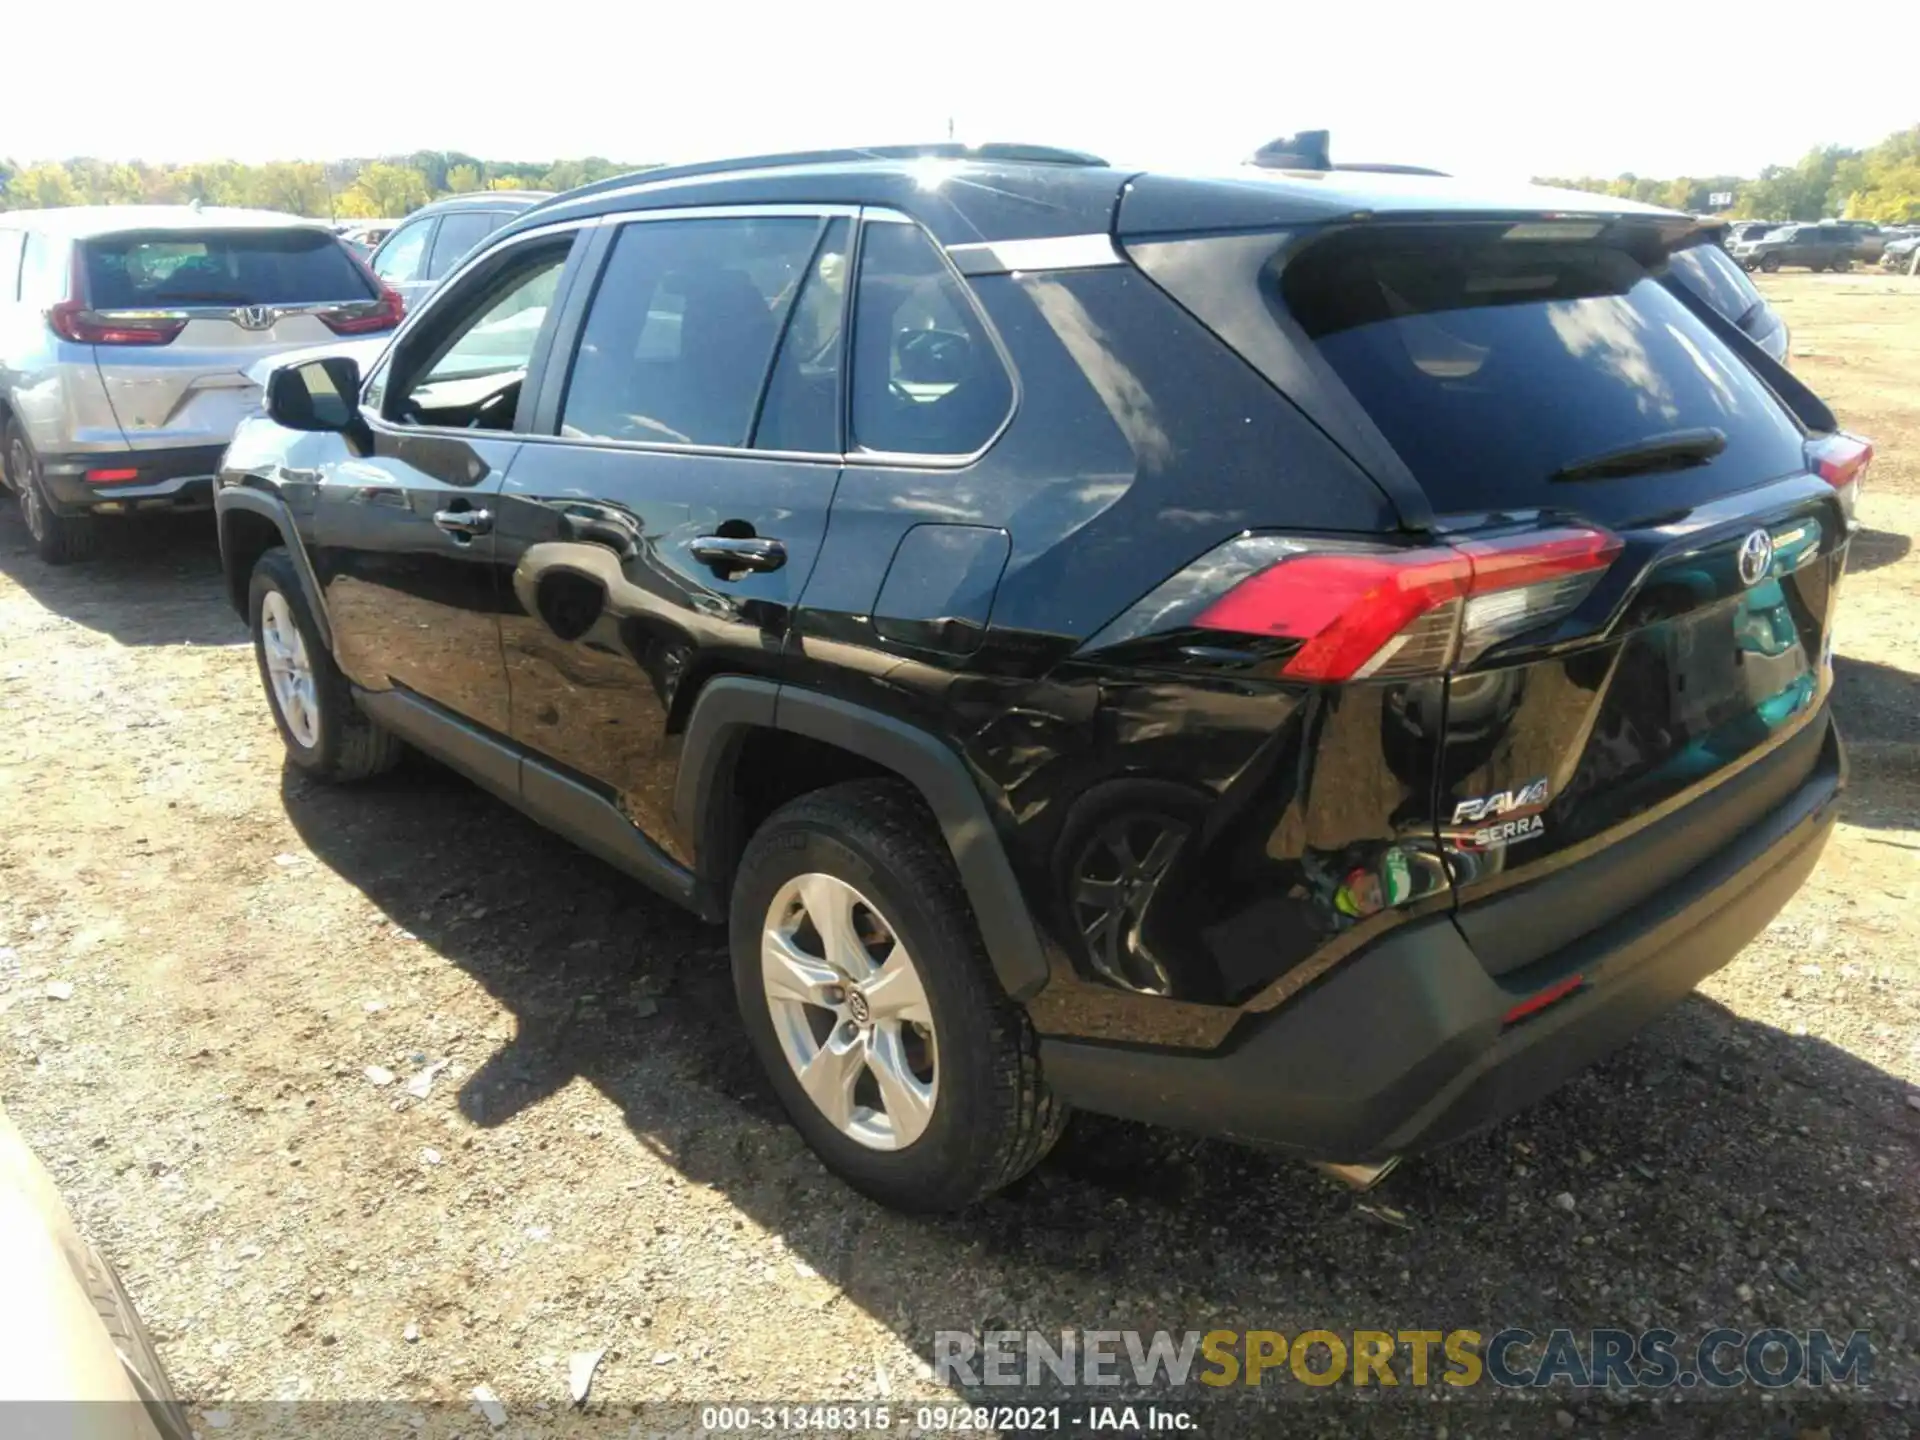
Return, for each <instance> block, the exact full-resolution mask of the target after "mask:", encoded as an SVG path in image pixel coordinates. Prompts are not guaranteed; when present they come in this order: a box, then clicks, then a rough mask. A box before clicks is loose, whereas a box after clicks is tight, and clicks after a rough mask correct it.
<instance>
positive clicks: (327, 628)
mask: <svg viewBox="0 0 1920 1440" xmlns="http://www.w3.org/2000/svg"><path fill="white" fill-rule="evenodd" d="M216 514H217V515H218V518H219V526H220V564H221V568H222V570H223V571H224V572H225V578H226V585H227V599H228V601H229V602H230V603H231V604H232V605H233V608H234V610H235V611H236V612H238V613H239V614H240V615H242V616H245V615H246V614H247V589H248V586H249V585H250V584H251V583H252V580H253V567H254V566H255V565H257V564H259V563H260V557H261V556H262V555H264V554H266V552H267V551H269V550H271V549H272V548H273V547H274V546H275V545H283V546H285V547H286V550H287V553H288V555H289V556H291V557H292V559H293V568H294V573H295V574H296V575H298V576H299V579H300V589H301V590H302V591H303V592H304V594H305V597H306V601H307V609H308V610H309V611H311V612H312V614H313V623H314V624H315V625H316V626H317V627H319V630H320V639H321V640H322V641H323V642H324V643H325V644H326V647H327V649H328V650H329V651H331V650H332V649H333V627H332V626H331V625H330V624H329V623H328V620H327V607H326V605H325V603H324V602H323V600H322V597H321V594H320V586H319V583H318V582H317V581H316V580H315V578H314V574H313V568H312V566H311V564H310V563H309V562H308V560H307V551H306V547H305V546H304V545H302V544H301V543H300V537H299V534H298V532H297V531H296V529H295V527H294V524H293V520H292V517H291V516H289V515H288V514H287V513H286V508H285V507H284V506H283V505H281V504H280V503H279V502H278V501H276V500H274V499H272V498H270V497H268V496H265V495H259V494H255V493H253V492H251V491H245V490H238V491H233V490H230V491H228V492H226V493H225V494H223V495H221V496H220V498H219V502H218V507H217V510H216Z"/></svg>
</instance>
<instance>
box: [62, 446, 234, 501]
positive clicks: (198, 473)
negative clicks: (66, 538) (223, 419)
mask: <svg viewBox="0 0 1920 1440" xmlns="http://www.w3.org/2000/svg"><path fill="white" fill-rule="evenodd" d="M225 450H226V447H225V446H224V445H183V446H180V447H177V448H175V449H168V450H124V451H120V452H118V453H115V454H107V453H103V452H90V453H88V454H84V455H49V456H43V457H41V460H40V480H41V483H42V485H43V486H44V488H45V489H46V492H47V498H48V499H49V500H50V501H52V503H53V509H54V512H55V513H56V514H60V515H89V514H108V515H112V514H138V513H142V512H146V511H154V510H204V509H206V508H208V507H209V506H211V505H212V504H213V477H214V475H215V473H216V472H218V470H219V469H220V457H221V455H222V454H224V453H225ZM92 470H136V471H138V472H139V478H138V479H135V480H127V481H119V482H116V483H113V484H107V485H101V484H96V483H94V482H92V481H89V480H88V479H87V472H88V471H92Z"/></svg>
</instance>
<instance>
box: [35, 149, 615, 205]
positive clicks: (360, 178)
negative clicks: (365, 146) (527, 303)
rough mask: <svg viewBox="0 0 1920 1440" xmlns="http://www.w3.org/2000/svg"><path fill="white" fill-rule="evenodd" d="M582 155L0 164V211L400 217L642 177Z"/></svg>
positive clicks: (425, 152)
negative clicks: (471, 195) (115, 209)
mask: <svg viewBox="0 0 1920 1440" xmlns="http://www.w3.org/2000/svg"><path fill="white" fill-rule="evenodd" d="M646 168H647V167H646V166H645V165H627V164H620V163H617V162H615V161H612V160H607V159H603V158H601V157H600V156H597V155H590V156H588V157H587V158H586V159H584V160H558V161H517V160H516V161H499V160H482V159H479V158H478V157H476V156H473V155H463V154H461V153H459V152H458V151H440V150H421V151H418V152H416V153H414V154H412V155H388V156H383V157H381V158H379V159H374V160H336V161H331V162H328V163H325V164H322V163H320V162H318V161H312V160H276V161H271V162H269V163H267V164H265V165H242V164H240V163H239V162H238V161H235V160H209V161H203V162H196V163H194V164H189V165H150V164H147V163H146V162H144V161H140V160H133V161H117V160H95V159H89V158H86V157H80V158H76V159H71V160H50V161H43V162H40V163H38V164H31V165H26V164H18V163H15V162H13V161H9V160H0V210H42V209H48V208H51V207H53V206H58V205H184V204H189V203H191V202H193V201H196V200H197V201H199V202H200V203H201V204H203V205H248V206H257V207H259V208H261V209H266V210H283V211H287V212H289V213H291V214H295V215H311V216H315V217H318V218H320V219H340V220H350V219H356V218H369V219H371V218H379V217H396V218H397V217H399V216H401V215H405V214H406V213H407V212H408V211H410V210H414V209H417V208H419V207H420V206H422V205H424V204H426V203H427V202H428V201H429V200H432V199H435V198H437V197H439V196H442V195H457V194H464V193H466V192H468V191H474V190H571V189H573V187H574V186H576V185H585V184H588V183H589V182H591V181H594V180H604V179H605V178H606V177H607V176H609V175H622V174H625V173H627V172H628V171H630V170H643V169H646Z"/></svg>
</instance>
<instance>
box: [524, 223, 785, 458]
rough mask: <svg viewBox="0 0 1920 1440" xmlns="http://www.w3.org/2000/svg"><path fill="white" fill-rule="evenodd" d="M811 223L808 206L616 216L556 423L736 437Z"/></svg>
mask: <svg viewBox="0 0 1920 1440" xmlns="http://www.w3.org/2000/svg"><path fill="white" fill-rule="evenodd" d="M820 231H821V224H820V221H819V220H817V219H814V218H811V217H808V216H778V217H769V218H760V219H724V220H723V219H714V220H650V221H636V222H634V223H631V224H628V225H627V226H625V227H624V228H623V229H622V230H621V232H620V238H619V239H618V240H617V241H616V242H615V244H614V248H613V254H612V255H610V256H609V257H608V259H607V266H606V270H605V271H604V272H603V273H602V275H601V277H600V283H599V285H598V286H597V287H596V289H595V291H594V296H593V303H592V306H591V307H590V308H589V310H588V311H587V320H586V324H585V325H584V326H583V327H582V329H581V334H580V348H579V350H578V352H577V353H576V354H575V356H574V361H573V373H572V375H571V376H570V377H569V379H568V382H567V394H566V400H565V401H564V403H563V404H562V406H561V412H560V433H561V434H562V435H567V436H572V437H575V438H578V439H590V440H632V441H653V442H664V443H675V444H688V445H734V446H737V445H745V444H746V443H747V436H748V432H749V431H750V430H751V429H752V428H753V417H754V411H755V408H756V407H757V406H758V404H759V401H760V391H761V387H762V385H763V384H764V383H765V382H766V379H767V371H768V367H769V366H770V365H771V364H772V363H773V352H774V347H775V346H776V345H777V344H778V343H779V341H780V335H781V330H782V328H783V326H784V324H785V321H786V316H787V312H788V311H789V309H791V308H792V306H793V302H794V299H795V296H796V295H797V294H798V292H799V290H800V289H801V286H802V284H803V282H804V281H805V280H806V277H807V274H808V270H809V261H811V260H812V258H813V255H814V250H815V246H816V243H817V242H818V240H819V238H820Z"/></svg>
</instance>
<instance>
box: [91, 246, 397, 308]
mask: <svg viewBox="0 0 1920 1440" xmlns="http://www.w3.org/2000/svg"><path fill="white" fill-rule="evenodd" d="M85 254H86V267H87V303H88V304H89V305H91V306H92V307H93V308H94V309H96V310H139V309H156V308H162V307H165V306H168V305H300V304H311V303H316V302H322V301H329V300H367V299H371V298H372V297H373V294H374V291H373V287H372V286H371V285H370V284H369V283H368V282H367V280H366V278H365V277H364V276H363V275H362V273H361V271H360V268H359V266H357V265H355V264H354V263H353V261H352V260H351V259H350V258H349V257H348V255H347V251H346V249H345V247H344V246H342V245H341V243H340V241H339V240H337V239H336V238H335V237H334V236H332V235H329V234H326V233H325V232H323V231H318V230H210V231H207V232H206V233H204V234H198V235H196V234H194V233H192V232H191V231H188V232H182V231H177V230H175V231H161V232H156V233H150V234H131V235H111V236H106V237H103V238H101V239H97V240H89V241H88V242H87V244H86V251H85Z"/></svg>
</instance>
